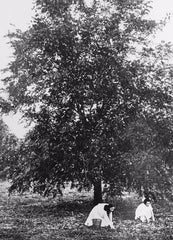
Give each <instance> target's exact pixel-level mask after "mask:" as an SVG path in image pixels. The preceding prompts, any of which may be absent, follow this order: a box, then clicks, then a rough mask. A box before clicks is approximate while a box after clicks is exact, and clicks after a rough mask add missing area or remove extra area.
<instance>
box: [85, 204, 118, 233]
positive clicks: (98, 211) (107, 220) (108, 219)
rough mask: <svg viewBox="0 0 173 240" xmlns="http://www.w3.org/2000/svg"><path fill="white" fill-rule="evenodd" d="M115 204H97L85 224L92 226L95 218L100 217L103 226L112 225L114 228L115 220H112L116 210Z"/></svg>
mask: <svg viewBox="0 0 173 240" xmlns="http://www.w3.org/2000/svg"><path fill="white" fill-rule="evenodd" d="M114 209H115V208H114V206H113V205H112V204H108V203H99V204H97V205H96V206H95V207H94V208H93V209H92V210H91V212H90V214H89V216H88V218H87V220H86V222H85V225H86V226H92V225H93V219H100V220H101V227H107V226H110V227H111V228H112V229H114V226H113V222H112V212H113V211H114Z"/></svg>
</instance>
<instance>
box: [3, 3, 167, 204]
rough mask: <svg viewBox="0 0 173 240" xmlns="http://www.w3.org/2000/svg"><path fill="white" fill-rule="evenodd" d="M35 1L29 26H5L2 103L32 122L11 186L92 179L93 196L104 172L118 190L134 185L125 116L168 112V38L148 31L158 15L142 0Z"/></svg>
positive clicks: (49, 186)
mask: <svg viewBox="0 0 173 240" xmlns="http://www.w3.org/2000/svg"><path fill="white" fill-rule="evenodd" d="M36 10H37V14H36V16H35V18H34V20H33V24H32V26H31V27H30V28H29V29H28V30H27V31H25V32H21V31H20V30H18V31H16V32H15V33H11V34H9V37H10V39H11V44H12V47H13V48H14V60H13V61H12V62H11V63H10V65H9V68H8V70H10V71H11V73H12V74H11V76H9V77H7V78H5V79H4V82H5V83H6V86H7V91H8V94H9V99H8V101H7V102H6V103H3V105H4V106H6V107H7V106H8V110H9V111H11V110H13V111H16V110H20V111H21V112H22V113H23V117H24V118H26V119H28V120H29V121H31V122H34V124H35V127H34V128H33V130H32V131H31V132H30V133H29V134H28V135H27V137H26V139H25V141H24V142H23V144H22V145H21V148H20V151H19V153H18V156H17V157H18V165H17V167H16V169H15V170H14V169H13V174H12V177H13V186H12V189H18V190H25V189H28V188H29V187H31V186H32V187H33V188H34V190H35V191H39V192H44V193H45V194H48V193H49V192H51V191H52V190H54V189H55V188H57V189H58V190H60V189H61V187H62V186H63V184H64V183H65V182H66V181H68V182H72V184H77V185H79V186H80V187H91V186H94V193H95V194H94V200H95V202H98V201H101V200H102V195H101V181H103V182H105V183H108V184H109V186H110V187H111V188H112V189H114V190H116V193H121V192H122V190H123V189H124V188H128V187H135V186H136V184H135V181H133V180H131V178H132V175H133V174H132V173H133V171H134V168H133V169H132V166H133V165H134V162H135V160H134V161H133V163H132V162H131V161H129V159H128V158H127V157H125V156H127V153H129V154H130V153H131V152H132V150H134V144H133V143H132V141H131V138H130V137H128V134H127V135H126V133H127V132H130V131H128V129H130V125H131V123H132V122H136V121H137V119H143V121H144V122H145V121H146V124H149V123H150V124H151V125H152V124H154V126H156V125H157V122H158V121H159V119H160V118H161V119H165V118H164V116H165V115H166V114H167V113H168V112H169V116H171V108H170V106H171V103H172V88H171V81H170V79H171V71H170V69H171V68H170V66H169V64H168V59H167V58H169V55H170V53H171V51H170V50H171V48H170V46H169V44H165V45H164V44H163V45H159V46H158V47H156V48H154V47H153V45H152V44H151V42H150V41H149V40H151V38H149V36H150V35H152V34H154V33H155V31H156V30H157V29H158V28H159V27H160V26H161V25H162V24H163V23H164V22H161V23H160V24H157V23H156V22H155V21H153V20H149V18H147V16H148V13H149V10H150V5H149V3H148V2H146V1H143V0H128V1H127V0H125V1H124V0H115V1H111V0H103V1H99V0H94V1H93V3H92V6H88V5H87V4H86V3H85V1H78V0H76V1H65V0H50V1H47V0H36ZM167 90H169V91H167ZM156 116H157V117H156ZM166 116H167V115H166ZM152 119H153V120H152ZM165 121H166V120H165ZM153 131H155V132H156V133H157V134H158V131H156V127H154V128H153ZM157 134H156V135H157ZM153 141H154V142H156V141H155V139H154V140H153ZM131 159H132V158H131ZM135 166H136V165H135ZM134 177H135V176H133V179H134Z"/></svg>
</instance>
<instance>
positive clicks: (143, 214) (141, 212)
mask: <svg viewBox="0 0 173 240" xmlns="http://www.w3.org/2000/svg"><path fill="white" fill-rule="evenodd" d="M135 219H136V220H137V219H139V220H141V222H148V223H149V222H150V221H151V220H152V221H155V217H154V213H153V208H152V206H151V202H150V199H147V198H146V199H145V200H144V201H143V203H141V204H140V205H139V206H138V207H137V209H136V211H135Z"/></svg>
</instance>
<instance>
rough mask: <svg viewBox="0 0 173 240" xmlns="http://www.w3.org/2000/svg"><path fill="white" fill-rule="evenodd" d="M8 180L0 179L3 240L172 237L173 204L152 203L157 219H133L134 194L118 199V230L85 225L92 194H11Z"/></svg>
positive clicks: (0, 236) (0, 232)
mask: <svg viewBox="0 0 173 240" xmlns="http://www.w3.org/2000/svg"><path fill="white" fill-rule="evenodd" d="M7 188H8V183H5V182H0V239H3V240H6V239H8V240H55V239H56V240H57V239H58V240H74V239H76V240H111V239H114V240H121V239H125V240H126V239H129V240H156V239H157V240H162V239H163V240H173V208H171V207H170V206H168V205H166V206H165V207H163V206H162V207H161V206H160V205H159V204H157V205H153V207H154V211H155V215H156V222H155V223H154V224H141V223H138V222H135V221H134V211H135V208H136V206H137V204H138V203H139V202H138V201H139V200H138V199H135V198H134V197H133V198H132V197H129V198H128V197H125V199H121V200H120V199H117V200H116V209H117V210H116V212H115V213H114V225H115V230H109V229H100V230H98V229H93V228H87V227H85V226H84V225H83V223H84V221H85V220H86V217H87V215H88V213H89V211H90V210H91V208H92V204H91V198H90V197H91V196H90V195H88V194H86V193H84V192H83V193H81V194H77V193H76V192H74V191H68V192H65V197H64V198H63V199H55V200H53V199H49V198H45V199H43V198H41V197H40V196H38V195H31V194H25V195H23V196H20V195H13V196H10V198H9V197H8V192H7Z"/></svg>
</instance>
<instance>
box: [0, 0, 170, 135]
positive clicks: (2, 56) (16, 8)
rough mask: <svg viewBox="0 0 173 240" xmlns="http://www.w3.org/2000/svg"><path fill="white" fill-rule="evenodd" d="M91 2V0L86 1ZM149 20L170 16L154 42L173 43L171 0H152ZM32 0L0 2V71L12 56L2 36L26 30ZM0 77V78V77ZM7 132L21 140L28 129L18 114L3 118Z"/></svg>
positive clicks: (2, 0) (31, 14)
mask: <svg viewBox="0 0 173 240" xmlns="http://www.w3.org/2000/svg"><path fill="white" fill-rule="evenodd" d="M87 1H91V0H87ZM152 5H153V9H152V11H151V18H153V19H156V20H159V19H162V18H164V16H165V15H166V14H167V13H168V14H170V22H169V23H168V24H167V25H166V27H165V28H164V31H163V32H160V33H158V35H157V38H156V41H160V40H165V41H170V42H172V43H173V34H172V32H173V0H153V4H152ZM32 8H33V0H0V70H1V69H4V68H5V67H7V64H8V63H9V61H10V59H11V58H10V57H11V56H12V49H11V48H10V46H9V44H8V39H7V38H5V37H4V36H5V35H6V34H7V33H8V31H13V30H15V29H16V28H18V29H21V30H26V29H27V28H28V26H29V25H30V22H31V20H32V16H33V13H34V11H33V10H32ZM0 77H1V76H0ZM3 119H4V121H5V123H6V124H7V125H8V127H9V130H10V131H11V132H12V133H14V134H15V135H16V136H17V137H19V138H22V137H23V136H24V135H25V134H26V132H27V131H28V128H25V124H24V123H22V122H21V121H20V114H17V115H12V114H11V115H10V116H5V117H3Z"/></svg>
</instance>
